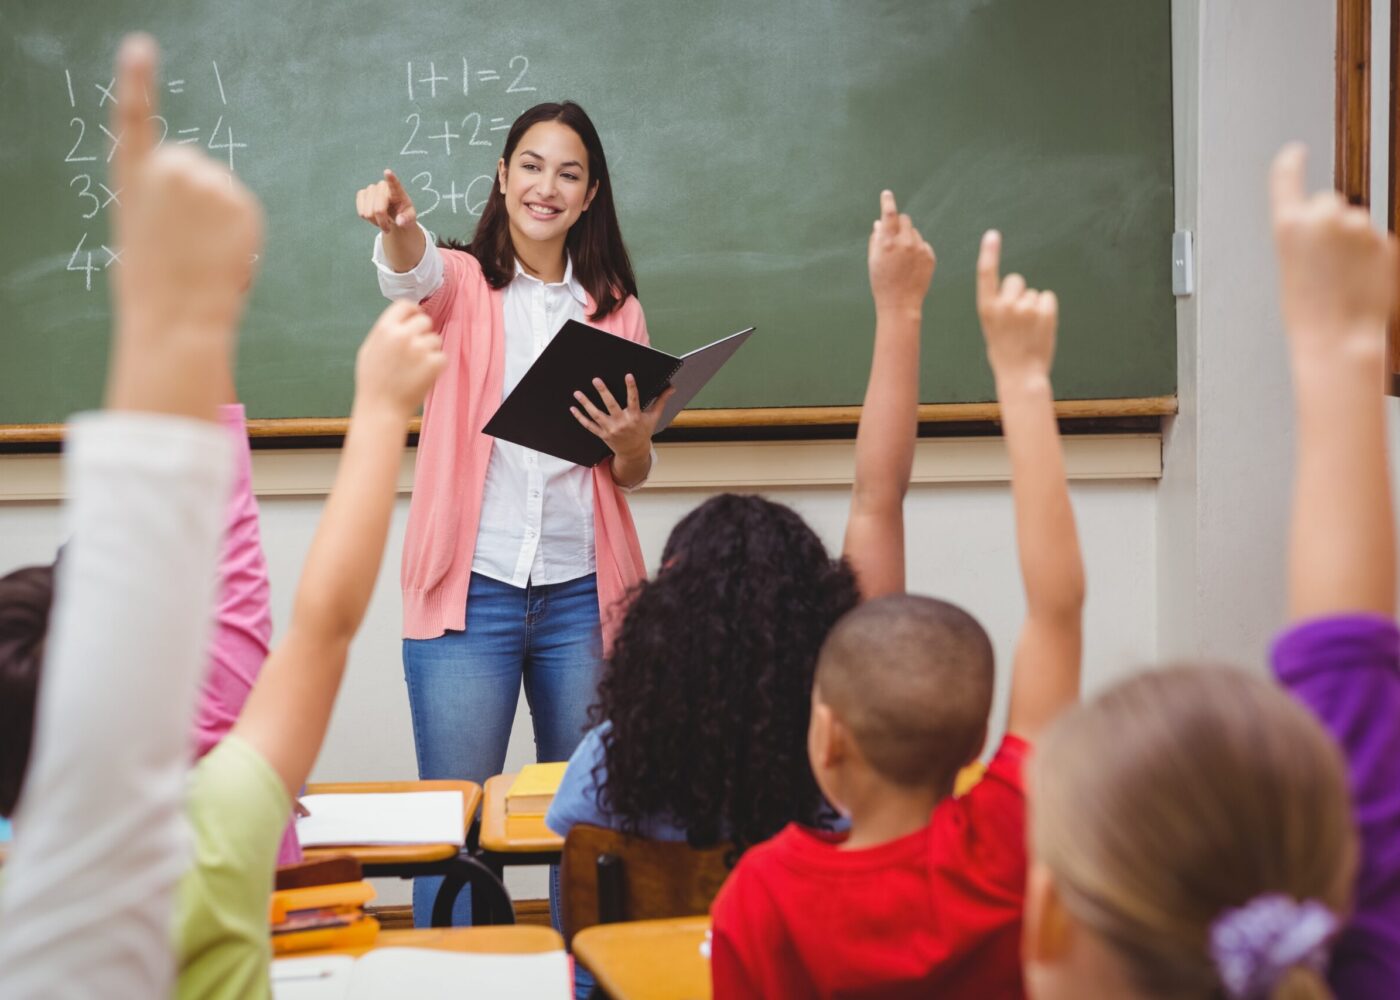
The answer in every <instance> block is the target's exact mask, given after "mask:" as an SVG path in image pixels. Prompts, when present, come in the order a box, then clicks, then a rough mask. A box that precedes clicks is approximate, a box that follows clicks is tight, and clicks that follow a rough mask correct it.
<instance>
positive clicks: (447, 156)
mask: <svg viewBox="0 0 1400 1000" xmlns="http://www.w3.org/2000/svg"><path fill="white" fill-rule="evenodd" d="M404 84H405V87H406V92H407V96H408V101H409V104H410V105H412V106H413V107H414V108H415V110H414V111H411V112H410V113H409V114H408V116H407V117H405V118H404V120H403V123H404V126H405V129H406V132H407V139H406V141H405V142H404V143H403V145H402V146H401V147H400V148H399V150H398V155H399V156H403V157H420V156H421V157H424V159H422V160H410V161H409V163H410V165H411V166H410V167H409V169H407V170H404V171H403V174H404V175H405V176H407V177H408V182H409V185H410V187H411V188H412V189H413V190H412V191H410V194H412V196H413V201H414V205H415V206H416V207H417V209H418V218H419V219H423V218H426V217H427V216H429V215H431V214H432V213H433V212H435V211H437V209H439V208H442V207H446V208H448V209H449V210H450V212H451V213H452V214H453V215H457V214H458V213H459V212H460V213H462V214H464V215H471V216H479V215H481V210H482V208H483V207H485V205H486V200H487V198H489V197H490V195H491V186H492V185H493V184H494V183H495V180H496V174H495V164H496V159H497V158H498V157H499V156H500V151H499V150H500V147H499V146H498V145H497V142H496V139H497V138H498V136H497V133H500V132H507V131H509V130H510V126H511V123H512V122H514V121H515V118H516V116H518V115H519V114H520V112H522V111H524V110H525V109H526V108H527V107H529V106H531V105H533V104H535V103H537V102H538V101H539V98H538V97H537V96H536V94H537V90H538V88H537V86H536V84H535V82H534V80H533V78H532V77H531V69H530V59H529V57H528V56H524V55H513V56H511V57H510V59H509V60H508V61H506V62H505V65H504V67H502V66H501V65H500V63H499V62H497V63H492V64H489V65H488V64H487V63H486V62H473V61H472V60H470V59H469V58H468V57H466V56H461V57H457V58H451V59H442V60H439V59H418V60H408V61H407V62H405V64H404ZM464 104H465V105H466V106H467V107H468V108H473V106H475V108H474V109H473V110H468V111H467V113H466V114H465V115H464V116H462V117H461V118H458V117H457V116H458V115H459V114H461V112H462V109H463V105H464ZM448 109H451V110H450V111H449V110H448ZM498 111H499V112H503V113H501V114H495V113H494V112H498ZM439 121H441V122H442V125H441V126H439V125H438V124H437V123H438V122H439ZM460 157H465V158H466V160H467V162H466V163H465V164H462V163H460V161H459V160H458V159H457V158H460ZM413 167H422V168H424V169H420V170H418V171H417V172H416V173H415V172H412V170H413ZM434 173H436V174H437V175H438V177H439V178H442V177H447V178H448V182H447V185H446V187H445V189H444V187H443V185H442V182H441V180H439V181H438V183H437V184H436V186H435V184H434V181H433V174H434ZM468 176H469V177H470V179H469V180H467V181H466V183H465V186H464V187H459V185H458V178H459V177H468ZM420 196H421V201H420Z"/></svg>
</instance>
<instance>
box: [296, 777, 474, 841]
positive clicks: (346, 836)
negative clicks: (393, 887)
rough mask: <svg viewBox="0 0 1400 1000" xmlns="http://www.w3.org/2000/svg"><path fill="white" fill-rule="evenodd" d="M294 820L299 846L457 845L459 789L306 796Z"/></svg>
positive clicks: (461, 832)
mask: <svg viewBox="0 0 1400 1000" xmlns="http://www.w3.org/2000/svg"><path fill="white" fill-rule="evenodd" d="M301 803H302V805H304V806H305V807H306V809H307V810H308V811H309V812H310V813H311V815H309V816H302V817H300V818H299V819H298V820H297V839H299V840H300V841H301V844H302V846H303V847H323V846H328V845H335V844H461V843H464V842H465V840H466V832H465V829H466V824H465V822H464V817H463V815H462V810H463V808H464V805H463V802H462V793H461V792H451V791H449V792H383V793H378V792H375V793H365V794H332V795H307V796H304V797H303V798H302V799H301Z"/></svg>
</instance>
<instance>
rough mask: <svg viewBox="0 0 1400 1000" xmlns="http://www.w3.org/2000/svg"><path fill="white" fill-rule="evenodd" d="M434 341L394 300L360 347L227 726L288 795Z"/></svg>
mask: <svg viewBox="0 0 1400 1000" xmlns="http://www.w3.org/2000/svg"><path fill="white" fill-rule="evenodd" d="M441 346H442V345H441V340H440V338H439V337H438V335H437V334H435V333H434V332H433V330H432V324H431V323H430V322H429V320H428V317H427V316H426V315H425V314H424V313H423V311H422V310H421V309H419V308H418V307H417V306H414V305H410V304H409V303H406V302H395V303H394V304H393V305H391V306H389V308H388V309H386V310H385V311H384V313H383V315H381V316H380V317H379V321H378V322H377V323H376V324H375V326H374V329H373V330H371V331H370V334H369V337H368V338H367V339H366V340H365V343H364V345H363V346H362V347H361V348H360V354H359V358H358V360H357V362H356V366H355V381H356V391H355V403H354V406H353V408H352V410H351V415H350V433H349V434H348V435H346V438H345V449H344V451H343V453H342V454H341V458H340V468H339V470H338V471H337V473H336V477H335V485H334V487H333V488H332V489H331V494H330V497H329V498H328V499H327V500H326V510H325V513H324V514H322V516H321V523H320V526H319V527H318V528H317V529H316V537H315V538H314V539H313V540H312V543H311V551H310V553H309V554H308V555H307V557H306V565H305V567H304V568H303V569H302V574H301V582H300V584H299V585H298V587H297V593H296V599H295V603H294V605H293V608H292V619H291V623H290V624H289V626H288V628H287V632H286V635H285V636H284V637H283V639H282V641H281V642H279V643H278V644H277V647H276V648H275V649H274V650H273V651H272V655H271V656H269V657H268V660H267V664H266V666H264V667H263V671H262V675H261V676H260V677H259V678H258V681H257V684H256V685H254V687H253V693H252V694H251V695H250V696H249V697H248V704H247V705H246V706H245V707H244V709H243V714H242V715H241V716H240V717H239V719H238V723H237V725H235V726H234V730H233V731H234V734H235V735H237V736H239V737H241V738H242V739H244V740H246V741H247V742H248V743H250V744H251V745H252V746H253V747H254V749H256V750H257V751H258V752H259V753H261V754H262V755H263V756H264V757H265V758H266V759H267V761H268V763H270V764H271V765H272V767H273V769H274V770H276V771H277V773H278V774H279V775H280V776H281V778H282V781H283V782H284V783H285V785H286V786H287V791H288V793H289V794H292V795H296V794H297V793H298V792H299V791H300V789H301V786H302V784H303V783H304V782H305V781H306V776H307V775H308V774H309V773H310V771H311V766H312V764H314V763H315V762H316V755H317V754H318V753H319V752H320V749H321V740H322V739H323V738H324V737H325V733H326V726H327V724H328V723H329V721H330V715H331V708H332V707H333V705H334V704H335V696H336V692H337V691H339V689H340V679H341V675H342V674H343V673H344V670H345V659H346V656H347V655H348V653H349V649H350V641H351V640H352V639H353V638H354V637H355V633H356V631H358V630H359V627H360V622H361V620H362V619H363V618H364V614H365V608H366V606H367V605H368V604H369V599H370V595H371V594H372V593H373V591H374V581H375V578H376V577H377V576H378V573H379V563H380V559H381V557H382V556H383V554H384V542H385V538H386V536H387V535H388V532H389V516H390V514H391V513H392V511H393V507H394V496H395V493H396V492H397V483H398V471H399V459H400V456H401V455H402V454H403V446H404V441H405V440H406V438H407V436H408V421H409V418H410V417H412V415H413V414H414V413H415V412H416V411H417V409H418V407H419V405H420V404H421V403H422V401H423V396H424V394H425V393H426V392H427V391H428V387H429V386H430V385H432V383H433V380H434V379H436V378H437V375H438V373H439V372H440V371H441V370H442V367H443V364H444V363H445V360H444V358H443V354H442V350H441Z"/></svg>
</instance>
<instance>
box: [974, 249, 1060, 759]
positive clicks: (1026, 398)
mask: <svg viewBox="0 0 1400 1000" xmlns="http://www.w3.org/2000/svg"><path fill="white" fill-rule="evenodd" d="M977 315H978V317H979V318H980V319H981V321H982V334H983V337H984V338H985V339H986V342H987V360H988V361H989V362H990V363H991V366H992V375H993V377H994V378H995V380H996V391H997V402H998V403H999V404H1000V406H1001V420H1002V430H1003V433H1004V434H1005V435H1006V450H1007V452H1008V453H1009V455H1010V457H1011V495H1012V500H1013V502H1014V504H1015V508H1016V549H1017V552H1018V554H1019V556H1020V560H1021V581H1022V585H1023V586H1024V587H1025V591H1026V621H1025V624H1024V625H1023V626H1022V628H1021V634H1020V636H1019V637H1018V639H1017V641H1016V652H1015V659H1014V660H1013V662H1012V668H1011V708H1010V713H1009V716H1008V718H1007V729H1008V731H1009V732H1011V733H1014V734H1015V735H1017V736H1020V737H1022V738H1023V739H1026V740H1030V741H1034V740H1035V738H1036V737H1037V736H1038V735H1039V734H1040V732H1041V730H1042V729H1044V727H1045V726H1046V725H1047V724H1048V723H1049V722H1051V721H1052V720H1053V719H1054V718H1055V716H1056V715H1058V714H1059V713H1060V712H1061V711H1062V710H1063V709H1064V708H1066V707H1067V706H1069V705H1070V704H1072V703H1073V702H1074V701H1075V700H1076V699H1078V697H1079V664H1080V656H1081V651H1082V646H1083V612H1084V562H1083V559H1082V557H1081V556H1080V553H1079V535H1078V533H1077V532H1076V530H1075V526H1074V510H1073V508H1071V507H1070V502H1069V487H1068V484H1067V483H1066V481H1065V457H1064V452H1063V450H1062V449H1061V447H1060V430H1059V425H1058V424H1057V423H1056V421H1055V396H1054V393H1053V391H1052V390H1051V388H1050V366H1051V364H1052V362H1053V361H1054V358H1055V327H1056V324H1057V323H1058V320H1059V303H1058V302H1057V301H1056V298H1055V293H1054V292H1037V291H1035V290H1034V289H1029V288H1027V287H1026V282H1025V279H1024V278H1022V277H1021V276H1020V275H1019V274H1011V275H1007V277H1006V280H1004V281H1003V280H1002V279H1001V234H1000V233H997V232H989V233H987V234H986V235H985V236H983V237H982V249H981V253H980V254H979V255H978V258H977Z"/></svg>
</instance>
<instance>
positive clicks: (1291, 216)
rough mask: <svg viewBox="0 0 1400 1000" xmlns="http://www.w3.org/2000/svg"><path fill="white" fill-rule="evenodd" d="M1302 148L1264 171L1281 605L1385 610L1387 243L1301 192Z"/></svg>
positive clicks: (1332, 199) (1388, 521)
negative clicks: (1285, 434) (1276, 394)
mask: <svg viewBox="0 0 1400 1000" xmlns="http://www.w3.org/2000/svg"><path fill="white" fill-rule="evenodd" d="M1304 167H1305V153H1304V150H1303V147H1301V146H1296V145H1295V146H1290V147H1288V148H1286V149H1285V150H1283V152H1281V153H1280V154H1279V156H1278V158H1277V159H1276V160H1275V162H1274V167H1273V174H1272V178H1271V191H1272V199H1273V216H1274V238H1275V242H1276V244H1277V248H1278V256H1279V269H1280V272H1281V277H1282V291H1283V319H1284V326H1285V327H1286V328H1287V331H1288V346H1289V351H1290V353H1291V355H1292V361H1293V391H1294V396H1295V398H1296V406H1297V413H1298V428H1297V434H1298V445H1297V466H1296V472H1295V479H1294V499H1293V524H1292V529H1291V536H1290V544H1289V561H1290V566H1289V574H1288V575H1289V614H1290V615H1291V616H1292V617H1293V618H1294V619H1295V620H1296V619H1303V618H1315V617H1318V616H1320V615H1327V614H1335V613H1338V612H1347V611H1374V612H1376V613H1378V614H1383V615H1387V616H1389V615H1393V614H1394V613H1395V526H1394V520H1393V518H1392V515H1391V499H1390V476H1389V473H1388V470H1387V462H1386V449H1385V409H1384V399H1385V397H1384V396H1383V394H1382V392H1383V384H1384V383H1383V381H1382V380H1383V378H1384V374H1385V326H1386V321H1387V319H1388V318H1389V315H1390V308H1391V303H1392V300H1393V297H1394V294H1395V258H1396V254H1395V243H1394V238H1393V237H1387V236H1386V235H1385V234H1384V233H1380V232H1377V231H1376V230H1375V229H1374V228H1372V226H1371V220H1370V219H1369V218H1368V217H1367V215H1366V213H1365V212H1364V211H1363V210H1361V209H1355V208H1348V207H1347V205H1346V203H1345V202H1344V201H1343V200H1342V198H1341V196H1340V195H1338V194H1337V193H1336V192H1335V191H1326V192H1323V193H1320V194H1317V195H1314V196H1312V197H1311V198H1309V197H1307V195H1306V192H1305V188H1304Z"/></svg>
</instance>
